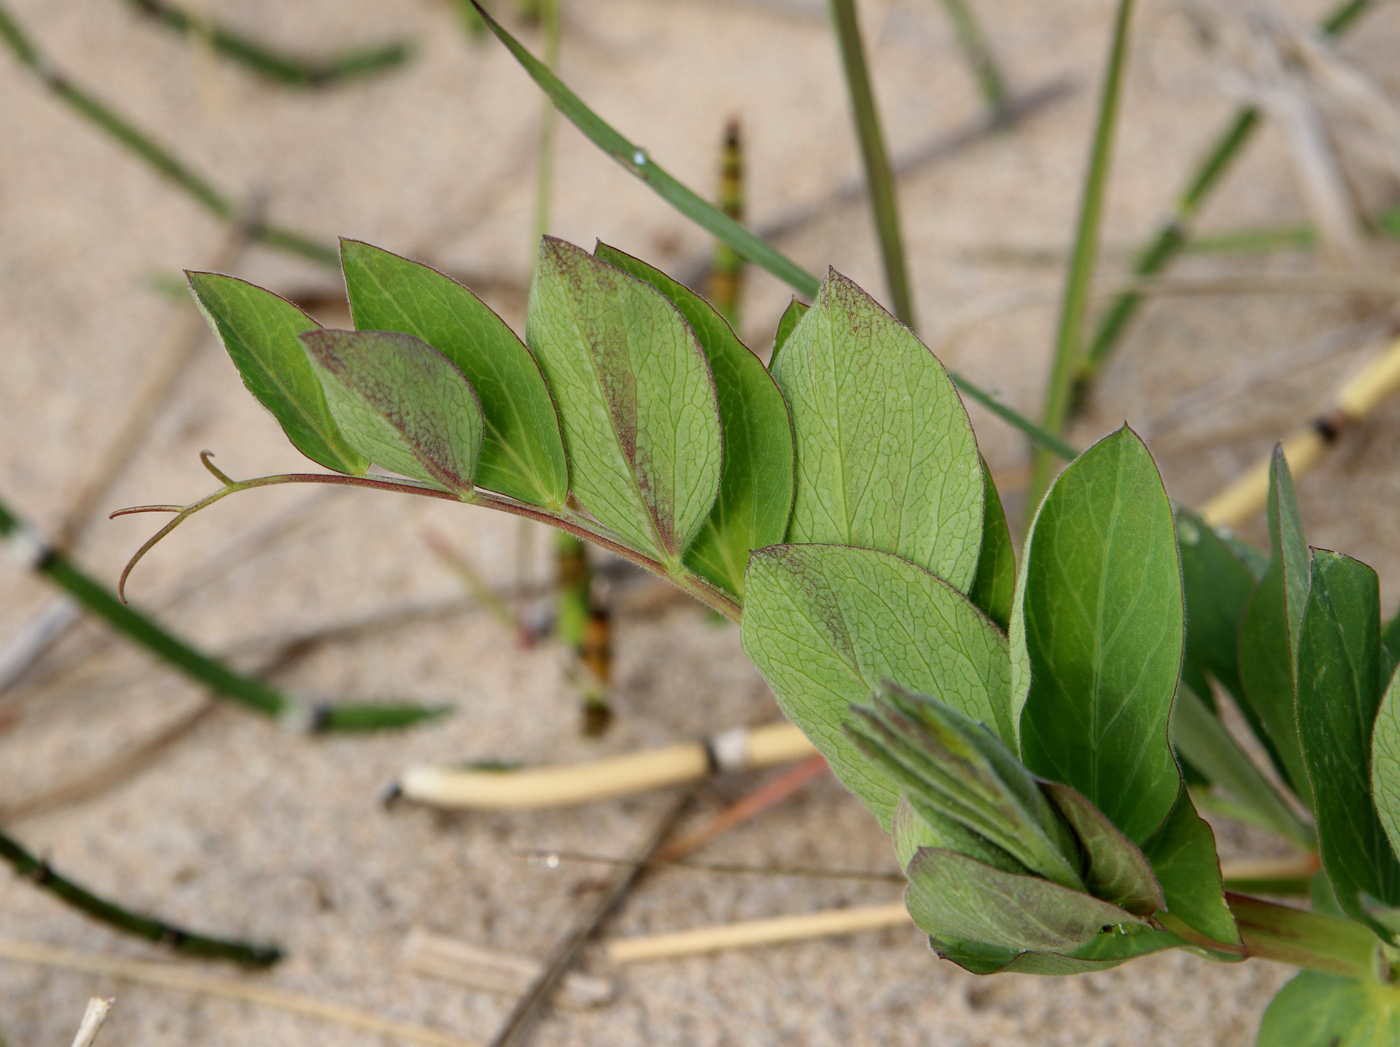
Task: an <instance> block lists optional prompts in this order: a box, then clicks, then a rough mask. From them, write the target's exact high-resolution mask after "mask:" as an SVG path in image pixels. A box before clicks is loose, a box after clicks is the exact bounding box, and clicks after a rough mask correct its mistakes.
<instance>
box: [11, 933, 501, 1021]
mask: <svg viewBox="0 0 1400 1047" xmlns="http://www.w3.org/2000/svg"><path fill="white" fill-rule="evenodd" d="M0 960H9V961H11V962H13V963H25V964H33V965H36V966H40V967H54V968H58V969H60V970H67V971H83V972H86V973H89V974H101V975H106V976H107V977H111V978H117V979H119V980H121V981H128V982H137V983H140V984H143V985H156V986H160V987H161V988H165V989H176V990H179V991H180V992H191V993H198V994H201V995H204V996H218V997H222V998H223V999H226V1000H241V1001H242V1002H244V1003H251V1004H254V1005H256V1006H258V1007H268V1008H271V1009H273V1010H278V1011H286V1012H288V1013H290V1014H299V1015H302V1016H304V1017H307V1018H315V1019H316V1020H317V1021H323V1022H333V1023H335V1024H337V1025H344V1026H347V1027H349V1028H352V1029H360V1030H363V1031H365V1032H370V1033H377V1034H378V1035H380V1036H388V1037H391V1038H393V1039H397V1040H408V1041H411V1042H413V1043H424V1044H428V1045H429V1047H477V1045H476V1044H474V1043H472V1042H471V1041H469V1040H461V1039H458V1038H457V1037H455V1036H448V1035H447V1034H446V1033H442V1032H438V1031H437V1030H436V1029H429V1028H425V1027H424V1026H421V1025H411V1024H408V1023H406V1022H396V1021H391V1020H389V1019H388V1018H381V1017H379V1016H378V1015H377V1014H370V1013H369V1012H367V1011H361V1010H357V1009H356V1008H354V1007H346V1006H344V1005H342V1004H338V1003H332V1002H330V1001H329V1000H322V999H318V998H317V997H314V996H304V995H302V994H300V993H293V992H287V991H285V990H283V989H274V988H272V987H271V986H268V985H262V984H259V983H257V982H253V981H245V980H240V979H236V978H216V977H213V976H211V975H207V974H200V973H199V972H197V971H192V970H190V969H189V968H187V967H177V966H175V965H173V964H168V963H149V962H145V961H141V960H128V959H125V958H123V957H117V956H102V955H98V954H95V953H83V952H75V951H73V950H70V949H59V948H55V947H54V946H51V945H41V944H39V943H37V942H25V941H17V940H15V939H11V938H0Z"/></svg>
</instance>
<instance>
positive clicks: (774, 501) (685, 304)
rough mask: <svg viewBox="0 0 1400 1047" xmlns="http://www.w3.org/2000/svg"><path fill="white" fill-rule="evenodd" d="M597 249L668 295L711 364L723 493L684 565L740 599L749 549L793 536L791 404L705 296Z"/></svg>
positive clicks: (637, 263)
mask: <svg viewBox="0 0 1400 1047" xmlns="http://www.w3.org/2000/svg"><path fill="white" fill-rule="evenodd" d="M594 253H595V254H596V255H597V256H598V257H599V258H601V259H602V260H603V261H605V262H607V263H608V264H609V265H614V266H616V267H617V268H619V269H621V270H622V271H623V272H625V273H630V274H631V275H633V276H635V277H636V278H637V279H639V280H644V281H646V282H647V283H649V284H651V286H653V287H655V288H656V289H657V290H658V291H660V292H661V293H662V294H663V295H665V296H666V298H667V300H668V301H670V303H671V304H672V305H674V306H675V307H676V309H678V310H679V311H680V314H681V316H683V317H685V321H686V323H687V324H689V325H690V329H691V330H692V331H694V332H695V337H696V338H698V339H699V340H700V347H701V348H702V349H703V350H704V351H705V356H706V357H707V358H708V359H709V361H710V370H711V372H712V373H713V374H714V379H715V390H716V392H717V394H718V397H719V418H720V425H721V427H722V431H723V445H724V455H723V464H722V465H721V467H720V480H719V497H718V498H716V499H715V504H714V508H713V509H711V510H710V515H709V517H707V518H706V520H705V525H704V526H703V527H702V528H701V529H700V533H699V534H698V535H697V536H696V538H695V541H694V543H693V544H692V545H691V546H690V548H689V549H688V550H687V551H686V554H685V563H686V566H687V567H689V568H690V569H691V570H693V571H695V572H696V573H697V574H700V575H703V576H704V577H706V578H708V579H709V580H710V581H712V582H714V583H715V584H716V585H719V586H721V587H722V588H725V589H727V590H729V591H730V592H731V593H733V594H734V595H736V596H738V597H740V599H742V598H743V595H744V568H745V567H747V566H748V562H749V551H750V550H752V549H761V548H763V547H764V546H767V545H773V544H775V543H777V542H781V541H782V540H783V536H784V534H786V533H787V524H788V516H789V514H790V513H791V511H792V489H793V458H792V422H791V420H790V419H789V418H788V411H787V404H785V403H784V402H783V395H782V393H780V392H778V387H777V385H776V384H774V382H773V379H772V377H771V376H770V375H769V374H768V369H767V368H766V367H764V366H763V361H762V360H760V359H759V358H758V357H757V356H755V355H754V354H753V352H752V351H751V350H750V349H749V348H748V346H746V345H744V343H743V342H741V341H739V339H738V337H736V336H735V334H734V331H733V329H732V328H730V326H729V324H728V322H727V321H726V320H725V319H724V317H722V316H720V315H719V313H717V312H715V310H714V309H713V308H712V307H711V306H710V304H709V303H708V302H706V301H705V300H704V299H703V298H701V297H700V296H699V295H697V294H696V293H695V292H693V291H691V290H690V289H689V288H687V287H686V286H685V285H684V284H680V283H677V282H676V281H675V280H672V279H671V278H670V277H669V276H667V275H666V274H665V273H663V272H661V271H660V270H659V269H654V268H652V267H651V266H649V265H647V264H646V263H645V262H643V261H641V260H640V259H637V258H633V257H632V256H631V255H629V254H624V253H623V252H621V251H619V250H617V248H615V247H609V246H608V245H607V244H599V245H598V247H597V250H596V251H595V252H594Z"/></svg>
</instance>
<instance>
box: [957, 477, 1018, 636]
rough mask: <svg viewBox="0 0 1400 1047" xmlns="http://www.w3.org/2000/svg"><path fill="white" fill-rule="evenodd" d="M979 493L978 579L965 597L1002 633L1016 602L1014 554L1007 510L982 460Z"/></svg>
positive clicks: (1009, 621) (1007, 625)
mask: <svg viewBox="0 0 1400 1047" xmlns="http://www.w3.org/2000/svg"><path fill="white" fill-rule="evenodd" d="M982 491H983V501H984V504H985V509H984V511H983V515H982V549H981V552H980V553H979V554H978V557H977V576H976V578H974V579H973V582H972V588H971V589H969V590H968V593H967V596H968V599H969V600H971V601H972V602H973V603H975V604H976V605H977V606H978V607H980V608H982V610H983V611H984V612H985V613H986V615H987V617H988V618H990V619H991V620H992V621H994V622H996V623H997V625H999V626H1001V628H1002V629H1003V630H1005V629H1007V628H1008V627H1009V626H1010V624H1011V608H1012V605H1013V604H1014V602H1015V600H1016V553H1015V551H1014V550H1013V548H1012V545H1011V528H1010V527H1008V526H1007V525H1006V510H1004V509H1003V508H1002V507H1001V495H1000V494H998V493H997V485H996V484H995V483H993V482H992V471H991V470H990V469H988V468H987V460H986V459H985V458H984V459H982Z"/></svg>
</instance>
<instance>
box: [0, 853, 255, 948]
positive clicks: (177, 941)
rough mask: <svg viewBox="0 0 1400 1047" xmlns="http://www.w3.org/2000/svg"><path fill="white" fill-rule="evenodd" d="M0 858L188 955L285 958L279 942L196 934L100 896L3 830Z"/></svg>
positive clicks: (82, 906) (93, 911) (109, 921)
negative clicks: (56, 870) (277, 945)
mask: <svg viewBox="0 0 1400 1047" xmlns="http://www.w3.org/2000/svg"><path fill="white" fill-rule="evenodd" d="M0 858H3V859H4V860H5V861H6V862H8V863H9V864H10V866H11V867H12V868H13V869H14V870H15V872H16V874H18V875H19V876H22V877H24V878H26V879H28V880H32V881H33V882H34V883H35V884H36V885H38V886H39V887H42V888H43V889H44V890H46V891H48V892H49V893H50V894H53V895H55V896H56V897H58V898H60V899H62V900H63V901H64V902H66V903H67V904H68V905H71V906H72V907H73V908H75V909H77V910H78V911H79V912H84V913H86V914H87V915H89V916H91V917H92V918H93V919H94V920H97V921H98V922H99V923H105V924H106V925H107V926H109V927H113V928H115V929H116V930H118V931H122V932H123V933H125V934H131V935H135V936H136V937H138V938H145V939H146V940H147V941H151V942H157V943H159V944H161V945H165V946H168V947H169V948H171V949H173V950H174V951H175V952H177V953H180V954H182V955H184V956H198V957H202V958H204V959H211V960H229V961H231V962H233V963H238V964H242V965H243V966H245V967H270V966H272V965H273V964H274V963H276V962H277V961H278V960H280V959H281V958H282V950H281V949H279V948H277V947H276V946H275V945H254V944H251V943H248V942H238V941H227V940H224V939H220V938H210V937H208V936H206V935H203V934H195V933H194V932H192V931H187V930H184V929H183V928H181V927H176V926H175V925H174V924H169V923H165V922H164V921H163V920H158V919H156V918H155V917H153V916H143V915H142V914H140V913H135V912H132V911H131V910H130V909H124V908H122V907H121V906H120V905H116V904H114V903H113V902H109V901H107V900H106V899H104V898H99V897H98V896H97V895H95V894H93V893H92V892H91V891H89V890H88V889H87V888H85V887H83V886H81V885H80V884H76V883H74V882H73V881H72V880H70V879H68V878H67V877H65V876H61V875H59V874H58V873H56V872H54V871H53V869H51V868H49V865H48V863H47V862H45V861H43V860H41V859H39V858H36V857H35V856H34V855H32V854H30V853H29V852H28V851H27V850H25V849H24V847H23V846H22V845H21V844H20V843H19V842H18V841H17V840H15V839H13V838H12V837H10V836H8V835H6V834H5V833H4V832H0Z"/></svg>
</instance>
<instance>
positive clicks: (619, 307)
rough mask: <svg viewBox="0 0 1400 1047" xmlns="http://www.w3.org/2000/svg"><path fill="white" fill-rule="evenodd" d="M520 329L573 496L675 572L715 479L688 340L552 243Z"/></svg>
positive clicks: (609, 276)
mask: <svg viewBox="0 0 1400 1047" xmlns="http://www.w3.org/2000/svg"><path fill="white" fill-rule="evenodd" d="M525 332H526V334H525V340H526V342H527V344H528V345H529V346H530V350H531V352H533V353H534V355H535V359H536V360H538V361H539V364H540V369H541V370H542V371H543V372H544V376H545V380H546V381H547V382H548V383H549V387H550V390H551V391H552V392H553V393H554V399H555V403H556V404H557V406H558V408H559V419H560V421H561V422H562V423H563V429H564V444H565V446H566V448H567V449H568V455H569V464H570V469H571V477H570V482H571V486H572V488H573V493H574V495H575V496H576V497H577V498H578V500H579V501H580V502H581V503H583V506H584V508H586V509H587V510H588V511H589V512H590V513H592V514H593V515H594V516H595V517H596V518H597V519H598V521H599V522H600V523H602V524H603V525H604V526H605V527H609V528H611V529H612V530H614V531H616V532H617V533H618V534H619V535H621V536H622V538H623V539H624V540H625V541H627V542H628V543H630V544H631V545H632V546H633V547H634V548H636V549H638V550H640V551H642V552H645V553H648V554H651V555H655V556H656V557H658V558H659V559H660V560H661V561H662V562H663V563H664V564H665V566H666V567H667V568H668V569H669V570H671V571H676V570H678V569H679V568H680V563H681V557H682V555H683V554H684V552H685V550H686V547H687V546H688V545H689V544H690V542H691V540H692V539H693V538H694V537H695V535H696V533H697V532H698V531H699V530H700V528H701V526H702V525H703V524H704V522H705V518H706V517H707V516H709V514H710V508H711V506H713V505H714V502H715V497H716V495H717V494H718V492H719V479H720V457H721V453H720V447H721V438H720V420H719V407H718V405H717V403H716V398H715V383H714V380H713V379H712V378H711V377H710V366H709V364H708V363H707V362H706V360H705V354H704V353H703V352H702V351H701V349H700V345H699V343H698V342H697V341H696V340H695V336H694V335H693V334H692V333H691V332H690V329H689V328H688V327H687V326H686V324H685V321H684V320H682V319H681V316H680V314H679V313H677V312H676V310H675V308H674V307H673V306H672V305H671V303H670V302H668V301H666V299H665V297H664V296H663V295H662V294H661V293H660V292H659V291H657V290H656V289H655V288H654V287H651V286H649V285H648V284H645V283H643V282H642V281H640V280H637V279H635V278H633V277H631V276H628V275H627V274H626V273H623V272H621V271H620V270H618V269H614V268H613V267H612V266H610V265H607V264H605V263H604V262H601V261H599V260H598V259H596V258H594V257H593V256H592V255H590V254H588V253H587V252H585V251H583V250H581V249H579V248H577V247H575V246H573V245H572V244H567V243H565V242H564V241H562V240H556V239H554V238H553V237H545V238H544V241H543V243H542V244H541V245H540V256H539V263H538V265H537V267H536V270H535V282H534V285H533V286H532V287H531V289H530V306H529V313H528V317H527V319H526V324H525Z"/></svg>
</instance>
